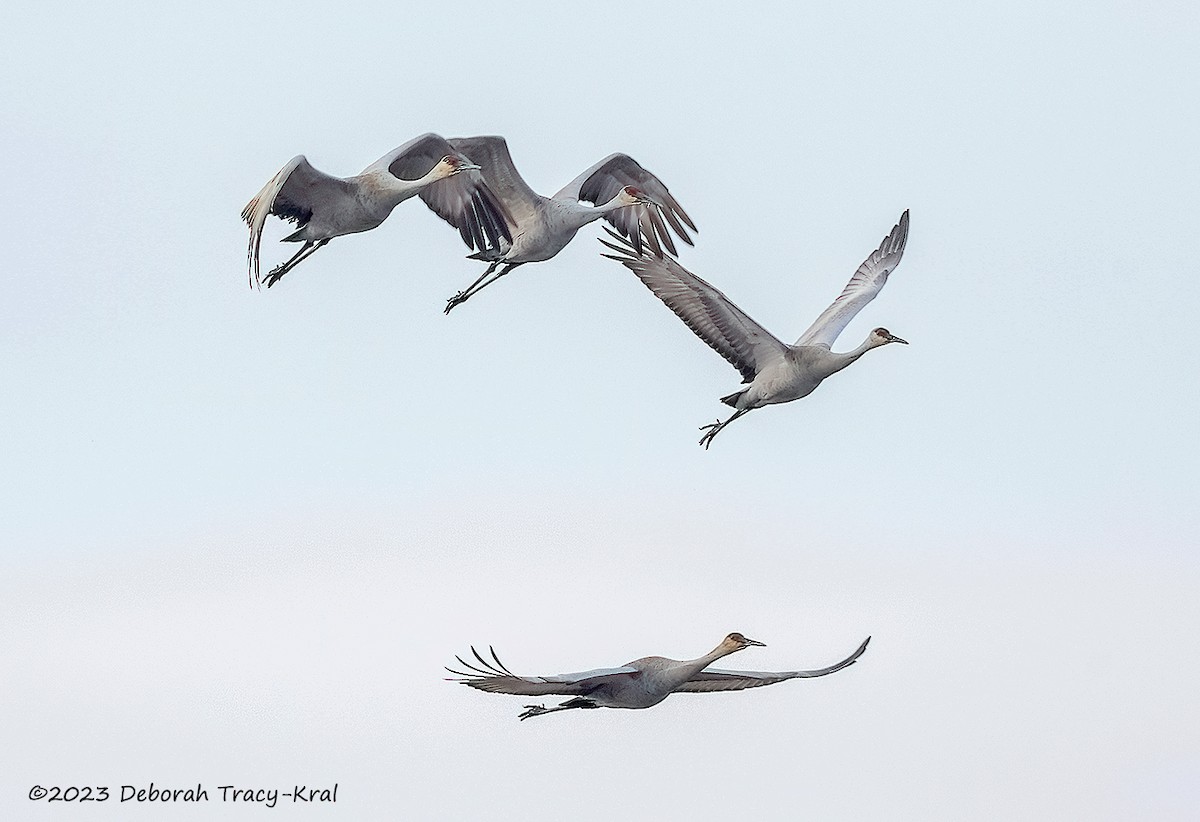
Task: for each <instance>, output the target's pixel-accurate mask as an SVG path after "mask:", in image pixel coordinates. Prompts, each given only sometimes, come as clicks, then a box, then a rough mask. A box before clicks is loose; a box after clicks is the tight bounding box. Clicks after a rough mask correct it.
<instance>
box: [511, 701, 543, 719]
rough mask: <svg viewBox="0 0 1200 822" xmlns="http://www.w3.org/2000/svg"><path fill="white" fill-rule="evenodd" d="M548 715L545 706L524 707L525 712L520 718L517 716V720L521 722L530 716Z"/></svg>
mask: <svg viewBox="0 0 1200 822" xmlns="http://www.w3.org/2000/svg"><path fill="white" fill-rule="evenodd" d="M548 713H550V709H549V708H547V707H546V706H545V705H526V706H525V712H524V713H522V714H521V715H520V716H518V717H517V719H522V720H523V719H529V717H531V716H537V715H538V714H548Z"/></svg>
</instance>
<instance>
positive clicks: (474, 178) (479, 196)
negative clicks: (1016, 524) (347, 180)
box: [368, 133, 512, 251]
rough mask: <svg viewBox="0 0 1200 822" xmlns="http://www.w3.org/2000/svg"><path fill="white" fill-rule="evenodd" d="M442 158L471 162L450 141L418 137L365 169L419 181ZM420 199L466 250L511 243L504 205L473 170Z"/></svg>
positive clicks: (440, 182)
mask: <svg viewBox="0 0 1200 822" xmlns="http://www.w3.org/2000/svg"><path fill="white" fill-rule="evenodd" d="M443 157H457V158H458V159H459V160H460V161H462V162H464V163H468V164H469V163H471V161H470V160H469V159H468V158H467V157H465V156H464V155H463V154H462V153H461V152H459V151H456V150H455V148H454V147H453V146H451V145H450V141H449V140H447V139H445V138H444V137H441V136H439V135H437V134H432V133H430V134H422V135H421V136H420V137H416V138H414V139H412V140H409V141H408V142H407V143H405V144H404V145H402V146H399V147H398V148H394V149H392V150H391V151H389V152H388V153H387V154H385V155H383V157H380V158H379V159H378V160H376V161H375V162H374V163H372V164H371V165H370V166H368V168H370V169H387V171H388V172H389V173H390V174H392V175H393V176H394V177H396V178H397V179H400V180H419V179H420V178H421V177H424V176H425V175H426V174H428V173H429V172H430V170H432V169H433V167H434V166H435V165H437V164H438V162H439V161H441V159H442V158H443ZM420 197H421V199H422V200H423V201H424V202H425V205H427V206H429V208H430V209H431V210H432V211H433V213H434V214H436V215H438V216H439V217H441V218H442V219H443V220H445V221H446V222H448V223H450V225H452V226H454V227H455V228H457V229H458V233H459V235H461V236H462V239H463V242H464V243H466V244H467V247H468V248H471V249H475V248H478V249H479V250H480V251H485V250H487V249H489V248H494V249H498V248H499V246H500V238H501V237H503V238H504V239H505V240H506V241H508V242H512V234H511V233H510V232H509V229H508V218H507V215H506V213H505V211H504V206H502V205H501V204H500V202H499V201H498V200H497V198H496V196H495V195H494V194H493V193H492V192H491V190H490V189H488V187H487V183H485V182H484V179H483V175H482V174H480V172H479V171H476V170H473V169H471V170H467V171H461V172H459V173H458V174H455V175H453V176H451V177H447V178H446V179H444V180H438V181H437V182H436V183H433V184H432V185H428V186H426V187H425V188H423V189H421V193H420Z"/></svg>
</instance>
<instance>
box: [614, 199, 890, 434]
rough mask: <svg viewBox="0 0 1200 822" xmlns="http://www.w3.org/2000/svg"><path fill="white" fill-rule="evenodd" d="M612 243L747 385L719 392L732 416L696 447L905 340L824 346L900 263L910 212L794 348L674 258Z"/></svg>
mask: <svg viewBox="0 0 1200 822" xmlns="http://www.w3.org/2000/svg"><path fill="white" fill-rule="evenodd" d="M609 234H610V235H611V236H612V238H613V239H614V240H616V243H612V242H607V241H605V240H603V239H602V240H601V241H600V242H601V243H603V244H604V245H605V246H607V247H608V248H611V249H612V250H614V251H616V252H618V253H617V254H605V255H604V256H606V257H609V258H610V259H613V260H617V261H618V262H620V263H622V264H624V265H625V267H626V268H628V269H629V270H630V271H632V272H633V273H634V274H636V275H637V276H638V278H639V279H640V280H641V281H642V282H643V283H645V284H646V286H647V287H648V288H649V289H650V290H651V291H653V292H654V294H655V295H656V296H657V297H658V298H659V299H660V300H662V301H663V302H664V303H666V304H667V307H668V308H670V309H671V310H672V311H674V312H675V313H676V314H677V315H679V318H680V319H682V320H683V321H684V323H685V324H686V325H687V327H688V328H690V329H692V331H694V332H695V334H696V336H698V337H699V338H700V339H702V340H704V341H705V342H706V343H708V344H709V345H710V346H712V348H713V349H714V350H715V351H716V352H717V353H718V354H720V355H721V356H722V357H724V358H725V359H726V360H728V361H729V362H730V363H731V364H732V365H733V367H734V368H736V369H737V370H738V371H740V372H741V374H742V382H743V383H750V387H749V388H743V389H742V390H741V391H737V392H734V393H733V394H730V395H729V396H727V397H722V398H721V402H723V403H725V404H726V405H728V406H731V407H733V408H734V409H736V410H735V411H734V413H733V416H731V417H730V418H729V419H727V420H725V421H724V422H721V421H720V420H717V421H716V422H715V423H712V424H711V425H705V426H702V427H701V429H700V430H701V431H704V432H705V434H704V436H703V437H701V438H700V444H701V445H703V446H704V447H705V449H707V448H708V446H709V445H710V444H711V443H712V440H713V437H715V436H716V435H717V434H718V433H719V432H720V431H721V429H723V428H724V427H725V426H727V425H729V423H731V422H733V421H734V420H736V419H737V418H738V417H740V416H742V415H743V414H745V413H747V412H749V411H752V410H754V409H755V408H761V407H762V406H764V405H770V404H772V403H780V402H791V401H792V400H798V399H800V398H801V397H807V396H808V395H809V394H811V393H812V392H813V391H814V390H816V387H817V386H818V385H820V384H821V381H822V380H824V379H825V378H826V377H828V376H830V375H831V374H836V373H837V372H838V371H841V370H842V369H843V368H845V367H846V366H848V365H850V363H852V362H854V361H855V360H857V359H858V358H859V357H861V356H862V355H863V354H865V353H866V352H868V351H870V350H871V349H872V348H878V347H879V346H881V345H887V344H888V343H904V344H905V345H907V344H908V343H907V342H906V341H905V340H902V339H900V338H899V337H897V336H896V335H895V334H892V333H891V332H889V331H888V330H887V329H886V328H876V329H875V330H873V331H872V332H871V333H870V334H868V335H867V339H866V341H865V342H864V343H863V344H862V345H860V346H859V347H858V348H855V349H854V350H853V351H847V352H845V353H842V354H835V353H833V352H832V351H830V350H829V347H830V346H831V345H832V344H833V342H834V340H836V339H837V336H838V334H840V333H841V332H842V329H844V328H845V327H846V326H847V325H848V324H849V323H850V320H852V319H853V318H854V315H855V314H857V313H858V312H859V311H861V310H862V308H863V306H865V305H866V304H867V303H869V302H870V301H871V300H873V299H874V298H875V295H876V294H878V293H879V290H880V289H881V288H883V284H884V283H886V282H887V278H888V274H890V273H892V271H893V270H894V269H895V268H896V266H897V265H899V263H900V257H901V255H903V254H904V244H905V242H906V241H907V240H908V212H907V211H905V212H904V214H902V215H901V216H900V222H899V223H897V224H896V226H895V227H894V228H893V229H892V231H891V233H890V234H888V235H887V237H885V238H884V240H883V242H882V243H880V245H879V248H878V249H876V250H875V251H874V252H873V253H872V254H871V256H869V257H867V259H866V260H865V261H864V262H863V264H862V265H860V266H859V267H858V271H856V272H854V276H853V277H851V278H850V282H849V283H848V284H847V285H846V288H845V289H844V290H843V291H842V293H841V295H840V296H839V297H838V298H837V299H836V300H834V301H833V305H831V306H829V307H828V308H826V309H825V311H824V312H822V313H821V316H819V317H817V320H816V322H814V323H813V324H812V326H811V327H810V328H809V329H808V330H807V331H805V332H804V333H803V334H802V335H801V336H800V339H798V340H796V342H795V344H794V345H787V344H785V343H783V342H781V341H780V340H778V339H777V338H775V337H774V336H772V335H771V333H770V332H769V331H767V330H766V329H765V328H763V327H762V326H761V325H759V324H758V323H756V322H755V321H754V320H752V319H750V317H748V316H747V315H746V314H745V313H744V312H743V311H742V310H741V309H740V308H738V307H737V306H736V305H734V304H733V303H732V302H730V300H729V298H727V297H726V296H725V295H724V294H722V293H721V292H720V291H718V290H717V289H715V288H713V287H712V286H711V285H709V284H708V283H706V282H705V281H704V280H702V279H700V278H699V277H697V276H696V275H695V274H692V273H691V272H690V271H688V270H687V269H685V268H684V267H683V266H681V265H680V264H679V263H677V262H676V261H675V260H672V259H669V258H667V259H663V258H661V257H653V256H650V255H647V254H645V253H642V252H639V251H638V249H637V248H636V247H635V246H634V245H632V244H631V243H630V242H629V241H628V240H626V239H625V238H624V237H621V236H620V235H618V234H615V233H613V232H611V231H610V232H609Z"/></svg>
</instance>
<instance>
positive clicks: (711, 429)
mask: <svg viewBox="0 0 1200 822" xmlns="http://www.w3.org/2000/svg"><path fill="white" fill-rule="evenodd" d="M752 410H753V409H751V408H739V409H738V410H737V411H734V412H733V416H732V417H730V418H729V419H727V420H725V422H721V421H720V420H717V421H716V422H714V423H711V424H709V425H702V426H700V430H701V431H704V432H705V434H704V436H703V437H701V438H700V444H701V445H703V446H704V450H705V451H707V450H708V446H710V445H712V441H713V437H715V436H716V435H717V434H719V433H721V429H722V428H724V427H725V426H727V425H729V423H731V422H733V421H734V420H736V419H737V418H738V417H740V416H741V415H742V414H745V413H746V412H748V411H752Z"/></svg>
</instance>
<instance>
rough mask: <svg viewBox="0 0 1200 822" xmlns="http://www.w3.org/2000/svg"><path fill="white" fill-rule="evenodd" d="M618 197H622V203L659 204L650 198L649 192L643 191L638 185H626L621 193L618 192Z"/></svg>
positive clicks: (629, 204)
mask: <svg viewBox="0 0 1200 822" xmlns="http://www.w3.org/2000/svg"><path fill="white" fill-rule="evenodd" d="M617 197H619V198H620V200H619V202H620V203H621V204H622V205H627V206H631V205H647V206H652V205H657V203H655V202H654V200H652V199H651V198H650V195H649V194H647V193H646V192H644V191H642V190H641V189H640V188H638V187H637V186H625V187H624V188H623V189H621V191H620V193H619V194H617Z"/></svg>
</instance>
